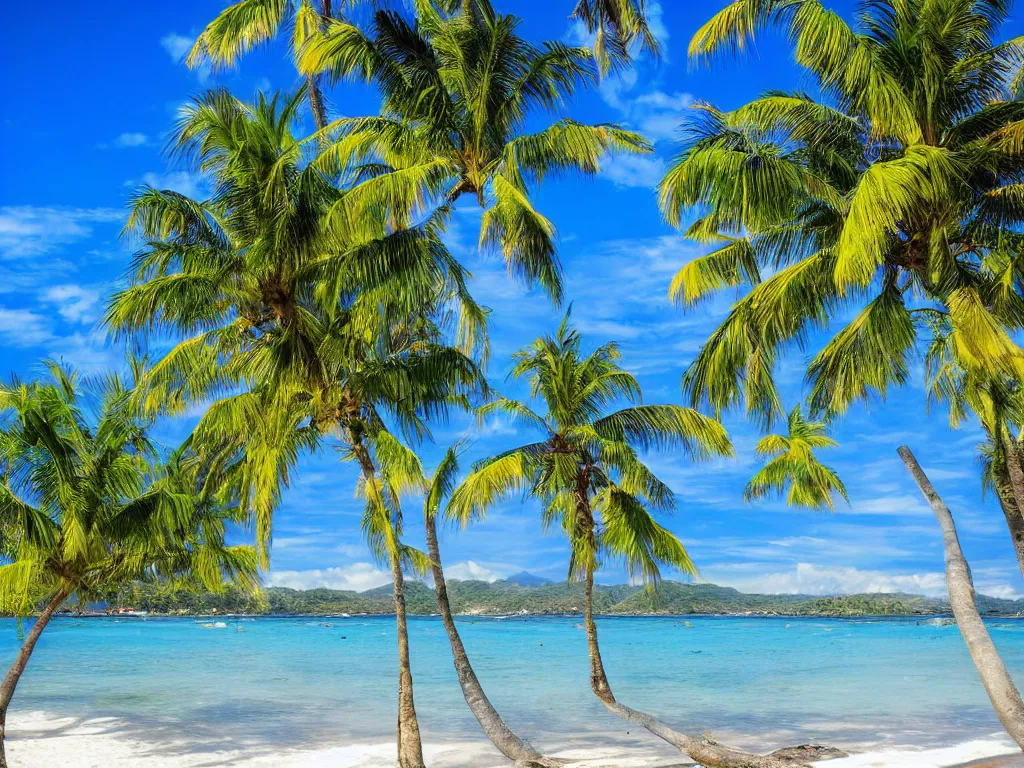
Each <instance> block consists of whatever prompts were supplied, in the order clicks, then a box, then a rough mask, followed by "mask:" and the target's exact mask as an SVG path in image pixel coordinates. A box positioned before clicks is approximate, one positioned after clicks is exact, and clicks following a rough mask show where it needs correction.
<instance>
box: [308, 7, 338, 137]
mask: <svg viewBox="0 0 1024 768" xmlns="http://www.w3.org/2000/svg"><path fill="white" fill-rule="evenodd" d="M331 14H332V10H331V0H322V2H321V3H320V28H321V29H326V28H327V22H328V21H330V19H331ZM306 85H307V91H308V96H309V109H310V111H311V112H312V113H313V122H314V123H316V129H317V130H318V131H322V130H323V129H324V128H326V127H327V108H326V107H325V106H324V92H323V91H322V90H320V76H319V75H308V76H307V77H306Z"/></svg>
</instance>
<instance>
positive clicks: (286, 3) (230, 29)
mask: <svg viewBox="0 0 1024 768" xmlns="http://www.w3.org/2000/svg"><path fill="white" fill-rule="evenodd" d="M319 6H320V7H319V9H317V8H315V7H314V5H313V3H312V2H310V0H241V1H240V2H237V3H234V4H233V5H229V6H228V7H227V8H225V9H224V10H223V11H221V12H220V13H219V14H218V15H217V17H216V18H215V19H214V20H213V21H211V22H210V23H209V24H208V25H207V26H206V29H204V30H203V31H202V33H200V35H199V37H197V38H196V41H195V43H194V44H193V45H192V50H191V51H189V54H188V57H187V58H186V59H185V64H186V65H187V66H189V67H191V68H196V67H199V66H201V65H203V64H205V63H207V62H209V63H210V64H212V65H213V66H214V67H218V68H219V67H232V66H234V64H235V61H236V60H237V59H238V58H239V57H240V56H244V55H245V54H246V53H248V52H249V51H251V50H252V49H253V48H256V47H258V46H260V45H263V44H265V43H267V42H269V41H270V40H273V39H274V38H275V37H277V35H278V33H279V32H280V31H281V28H282V27H285V26H289V25H290V26H291V27H292V39H291V44H292V50H293V51H294V53H295V55H296V56H298V52H299V51H300V50H301V49H302V46H303V45H304V44H305V42H306V40H308V39H309V38H310V37H311V36H313V35H315V34H317V33H318V32H319V31H320V30H322V29H323V27H324V26H325V25H326V24H327V22H328V21H329V20H330V19H331V14H332V8H331V0H320V1H319ZM306 93H307V95H308V96H309V108H310V111H311V112H312V113H313V120H314V122H315V123H316V127H317V130H320V129H323V128H324V127H325V126H326V125H327V108H326V107H325V106H324V96H323V91H322V90H321V89H320V83H319V79H318V78H317V77H316V76H313V75H310V76H308V77H307V78H306Z"/></svg>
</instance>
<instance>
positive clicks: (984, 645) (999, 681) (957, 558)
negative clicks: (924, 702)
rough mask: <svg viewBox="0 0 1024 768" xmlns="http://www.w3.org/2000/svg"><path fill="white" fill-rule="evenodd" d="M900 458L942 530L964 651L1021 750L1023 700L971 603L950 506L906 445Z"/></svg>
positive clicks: (951, 598)
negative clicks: (971, 660)
mask: <svg viewBox="0 0 1024 768" xmlns="http://www.w3.org/2000/svg"><path fill="white" fill-rule="evenodd" d="M899 454H900V458H901V459H903V463H904V464H906V466H907V470H908V471H909V472H910V475H911V477H913V478H914V482H916V483H917V487H918V488H920V489H921V493H923V494H924V497H925V499H927V500H928V504H929V505H931V508H932V512H934V513H935V517H936V519H937V520H938V521H939V526H940V527H941V528H942V543H943V547H944V549H945V557H946V588H947V589H948V591H949V604H950V606H951V607H952V609H953V615H954V616H955V617H956V623H957V626H958V627H959V628H960V634H961V635H962V636H963V638H964V642H965V643H966V644H967V650H968V651H970V653H971V658H972V659H973V660H974V667H975V669H977V670H978V675H979V676H980V677H981V683H982V685H984V686H985V691H986V692H987V693H988V697H989V699H990V700H991V701H992V707H993V708H994V709H995V711H996V715H998V716H999V720H1000V722H1002V724H1003V727H1004V728H1005V729H1006V732H1007V733H1009V734H1010V736H1011V737H1012V738H1013V740H1014V741H1016V742H1017V744H1018V745H1020V747H1021V748H1024V701H1021V697H1020V693H1019V692H1018V691H1017V686H1015V685H1014V684H1013V679H1012V678H1011V677H1010V673H1009V672H1007V671H1006V666H1005V665H1004V664H1003V660H1002V658H1001V657H1000V656H999V651H997V650H996V646H995V644H994V643H993V642H992V638H991V637H990V636H989V634H988V629H986V627H985V622H983V621H982V620H981V616H980V615H979V614H978V606H977V605H976V604H975V602H974V582H973V581H972V580H971V568H970V566H969V565H968V564H967V560H966V558H965V557H964V554H963V551H962V550H961V549H960V540H959V538H957V535H956V526H955V525H954V523H953V515H952V514H951V513H950V511H949V507H947V506H946V504H945V503H944V502H943V501H942V499H940V498H939V494H938V493H936V492H935V488H934V487H933V486H932V484H931V481H929V480H928V477H927V475H925V473H924V470H923V469H921V465H920V464H918V463H917V459H915V458H914V454H913V453H911V452H910V449H909V448H908V447H907V446H905V445H904V446H900V448H899Z"/></svg>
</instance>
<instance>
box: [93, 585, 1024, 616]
mask: <svg viewBox="0 0 1024 768" xmlns="http://www.w3.org/2000/svg"><path fill="white" fill-rule="evenodd" d="M447 583H448V592H449V599H450V600H451V603H452V609H453V611H454V612H455V613H456V614H460V615H463V616H477V615H479V616H514V615H530V616H536V615H559V614H579V613H581V612H582V610H583V601H584V589H583V585H582V584H564V583H563V584H545V585H540V586H520V585H518V584H514V583H511V582H508V581H496V582H493V583H488V582H486V581H458V580H448V582H447ZM406 600H407V603H408V608H409V613H411V614H415V615H420V616H429V615H431V614H435V613H436V612H437V601H436V599H435V597H434V593H433V590H431V589H430V588H429V587H427V586H426V585H425V584H423V583H422V582H417V581H410V582H408V583H407V584H406ZM978 604H979V609H980V610H981V611H982V612H983V613H984V614H986V615H990V616H1015V615H1017V614H1018V613H1019V612H1020V611H1021V610H1022V609H1024V601H1019V600H1018V601H1014V600H1003V599H1000V598H994V597H988V596H986V595H978ZM109 605H110V607H113V608H125V609H135V610H145V611H150V612H152V613H156V614H171V615H173V614H190V615H192V614H208V613H211V612H214V609H216V610H215V612H216V613H218V614H221V615H223V614H226V613H245V614H253V615H267V614H269V615H287V616H326V615H331V614H334V615H337V614H341V613H348V614H350V615H353V616H355V615H356V614H360V613H365V614H371V615H384V614H390V613H394V610H395V608H394V597H393V595H392V592H391V587H390V586H386V587H380V588H378V589H373V590H369V591H366V592H351V591H343V590H335V589H308V590H295V589H286V588H282V587H270V588H268V589H265V590H263V592H262V593H261V597H260V599H259V600H254V598H253V597H251V596H250V595H249V594H248V593H246V592H244V591H241V590H237V589H231V588H229V589H227V590H225V591H224V592H221V593H208V592H204V591H202V590H195V589H184V588H170V589H169V588H164V587H160V586H159V585H154V584H143V585H131V586H129V587H125V588H124V589H122V590H121V591H120V592H119V593H118V594H116V595H113V596H111V600H110V603H109ZM594 610H595V612H597V613H600V614H607V615H627V616H628V615H649V614H656V615H663V616H682V615H687V614H723V615H776V616H917V615H920V616H925V615H936V614H948V613H949V605H948V604H947V603H946V602H945V601H944V600H939V599H935V598H927V597H921V596H920V595H904V594H864V595H843V596H839V597H812V596H808V595H756V594H745V593H742V592H737V591H736V590H735V589H731V588H729V587H719V586H716V585H714V584H681V583H679V582H676V581H669V580H666V581H664V582H662V585H661V588H660V589H659V590H657V591H652V590H649V589H645V588H643V587H639V586H631V585H628V584H619V585H608V584H595V585H594Z"/></svg>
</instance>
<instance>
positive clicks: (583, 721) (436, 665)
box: [0, 617, 1024, 749]
mask: <svg viewBox="0 0 1024 768" xmlns="http://www.w3.org/2000/svg"><path fill="white" fill-rule="evenodd" d="M211 621H219V622H224V623H225V624H226V626H224V627H222V628H209V627H206V626H204V625H205V624H209V623H211ZM684 621H688V622H689V623H690V624H691V625H692V626H691V627H687V626H685V624H684ZM458 623H459V628H460V631H461V633H462V636H463V640H464V642H465V644H466V647H467V650H468V652H469V654H470V657H471V659H472V661H473V664H474V666H475V668H476V671H477V673H478V675H479V677H480V679H481V681H482V683H483V685H484V687H485V689H486V690H487V692H488V694H489V695H490V697H491V699H492V701H493V703H494V704H495V706H496V707H497V709H498V710H499V711H500V712H501V713H502V715H503V716H504V717H505V719H506V720H507V721H508V722H509V724H510V725H511V726H512V727H513V728H514V729H516V730H519V731H521V732H523V733H528V734H531V735H532V736H533V737H534V740H535V741H537V742H538V743H539V744H541V745H545V746H546V745H548V744H551V745H552V746H554V745H560V744H564V743H566V742H567V741H570V740H572V739H581V738H582V739H584V740H592V739H594V738H595V737H597V736H598V734H603V735H608V736H609V737H610V738H611V737H613V736H616V735H618V734H619V732H620V731H624V730H625V726H624V724H622V723H620V722H619V721H618V720H616V719H615V718H614V717H612V716H611V715H609V714H608V713H607V712H606V711H605V710H604V708H603V707H602V706H601V705H600V704H599V703H598V702H597V700H596V699H595V698H594V697H593V695H592V694H591V693H590V690H589V686H588V681H587V650H586V638H585V635H584V633H583V630H582V625H581V623H580V620H579V619H578V618H574V617H558V618H555V617H552V618H507V619H485V618H476V619H470V618H464V619H460V620H459V622H458ZM328 625H329V626H328ZM598 627H599V633H600V639H601V644H602V649H603V652H604V659H605V666H606V668H607V670H608V673H609V677H610V680H611V684H612V688H613V690H614V691H615V694H616V696H617V697H618V698H619V699H620V700H621V701H623V702H624V703H627V704H629V705H630V706H633V707H635V708H638V709H645V710H648V711H650V712H652V713H655V714H657V715H659V716H661V717H662V718H663V719H665V720H666V721H667V722H669V723H670V724H675V725H679V726H685V727H686V729H687V730H689V731H691V732H712V733H715V734H724V733H730V734H739V735H740V738H741V740H743V741H746V742H748V743H753V744H759V745H760V746H761V747H762V748H767V747H770V746H773V745H775V744H782V743H796V742H802V741H809V740H816V741H826V742H829V743H833V744H840V745H844V746H848V747H850V746H854V747H855V746H861V747H866V746H868V745H870V746H872V747H878V746H886V745H895V744H900V745H904V744H920V745H922V746H939V745H946V744H953V743H959V742H962V741H965V740H967V739H969V738H974V737H981V736H985V735H988V734H992V733H993V732H997V731H999V730H1000V726H999V722H998V720H997V719H996V717H995V715H994V714H993V713H992V710H991V707H990V706H989V703H988V700H987V697H986V696H985V692H984V689H983V688H982V686H981V684H980V682H979V681H978V678H977V674H976V672H975V671H974V668H973V666H972V665H971V661H970V657H969V656H968V654H967V651H966V649H965V648H964V645H963V641H962V640H961V638H960V635H959V633H958V631H957V629H956V627H955V626H935V625H934V624H932V623H929V622H926V621H916V620H910V621H908V620H828V619H768V618H735V617H729V618H712V617H687V618H686V619H685V620H684V619H682V618H660V617H659V618H601V619H599V623H598ZM990 629H991V632H992V635H993V638H994V640H995V642H996V644H997V645H998V647H999V649H1000V651H1001V652H1002V654H1003V658H1004V660H1005V661H1006V664H1007V666H1008V667H1009V669H1010V671H1011V672H1013V673H1016V676H1017V679H1018V680H1024V622H1021V621H1005V620H1004V621H996V622H992V623H991V624H990ZM239 630H240V631H239ZM410 634H411V645H412V653H413V675H414V681H415V694H416V703H417V709H418V711H419V716H420V723H421V726H422V728H423V731H424V738H425V740H428V741H429V740H432V739H437V740H445V739H446V740H455V739H461V738H467V737H471V738H478V727H477V725H476V721H475V720H474V719H473V718H472V716H471V715H470V713H469V711H468V710H467V708H466V706H465V703H464V701H463V700H462V696H461V692H460V690H459V687H458V682H457V680H456V677H455V673H454V670H453V669H452V665H451V657H450V651H449V647H448V641H447V637H446V635H445V633H444V629H443V627H442V625H441V622H440V620H439V619H437V618H413V619H410ZM17 647H18V639H17V635H16V631H15V623H14V622H13V621H9V620H8V621H3V622H0V650H2V653H3V655H4V658H3V659H2V661H3V663H4V664H7V663H9V661H10V659H12V658H13V656H14V654H15V652H16V650H17ZM395 656H396V651H395V641H394V619H393V617H352V618H330V619H320V618H288V619H275V618H260V619H234V618H221V619H216V620H195V619H152V618H151V619H146V620H142V619H134V618H125V619H71V618H63V617H62V618H57V619H55V620H54V621H53V622H52V624H51V626H50V627H49V628H48V629H47V631H46V632H45V633H44V635H43V638H42V639H41V641H40V643H39V646H38V647H37V650H36V653H35V655H34V656H33V658H32V661H31V662H30V664H29V668H28V671H27V672H26V674H25V677H24V678H23V680H22V682H21V685H20V686H19V689H18V693H17V696H16V698H15V701H14V704H13V708H14V709H15V710H17V709H23V710H43V711H47V712H52V713H55V714H62V715H72V716H77V717H86V716H88V717H96V716H111V717H117V718H122V719H125V720H128V721H131V722H135V723H138V724H139V726H140V727H142V728H146V729H150V730H152V731H153V732H159V731H161V730H164V729H166V730H168V731H173V732H176V733H177V734H179V735H180V734H182V733H184V734H186V735H188V736H189V737H190V738H194V740H195V742H196V744H197V749H201V748H202V747H201V745H202V744H203V743H212V742H214V741H218V740H223V739H224V738H225V737H227V738H230V739H231V740H232V741H233V742H234V743H237V744H243V745H244V744H260V743H263V744H267V743H272V744H278V745H281V746H300V745H301V746H306V747H308V746H316V745H329V744H335V745H336V744H339V743H343V742H349V741H359V740H367V739H376V738H389V739H390V738H393V729H394V720H395V688H396V684H397V683H396V673H395ZM213 734H216V735H217V739H208V738H207V737H208V736H212V735H213Z"/></svg>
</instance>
